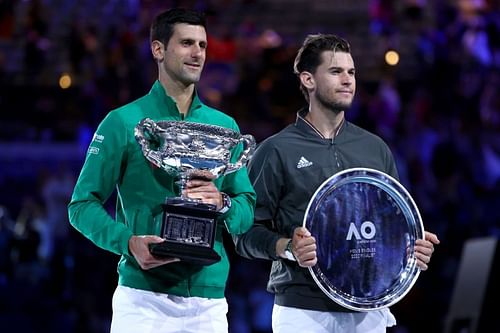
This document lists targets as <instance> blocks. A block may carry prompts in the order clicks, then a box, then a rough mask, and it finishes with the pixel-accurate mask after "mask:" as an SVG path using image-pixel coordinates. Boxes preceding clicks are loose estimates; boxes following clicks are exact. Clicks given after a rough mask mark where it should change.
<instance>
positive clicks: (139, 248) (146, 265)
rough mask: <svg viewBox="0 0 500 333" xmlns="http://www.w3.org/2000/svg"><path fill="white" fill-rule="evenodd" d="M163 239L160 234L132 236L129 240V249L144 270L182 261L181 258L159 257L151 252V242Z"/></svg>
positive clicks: (159, 241) (158, 241)
mask: <svg viewBox="0 0 500 333" xmlns="http://www.w3.org/2000/svg"><path fill="white" fill-rule="evenodd" d="M163 241H164V239H163V238H161V237H158V236H132V237H130V239H129V240H128V249H129V251H130V253H131V254H132V255H133V256H134V258H135V260H137V263H139V266H141V268H142V269H144V270H148V269H151V268H155V267H158V266H161V265H165V264H170V263H173V262H177V261H180V259H179V258H157V257H155V256H153V255H152V254H151V252H149V244H150V243H161V242H163Z"/></svg>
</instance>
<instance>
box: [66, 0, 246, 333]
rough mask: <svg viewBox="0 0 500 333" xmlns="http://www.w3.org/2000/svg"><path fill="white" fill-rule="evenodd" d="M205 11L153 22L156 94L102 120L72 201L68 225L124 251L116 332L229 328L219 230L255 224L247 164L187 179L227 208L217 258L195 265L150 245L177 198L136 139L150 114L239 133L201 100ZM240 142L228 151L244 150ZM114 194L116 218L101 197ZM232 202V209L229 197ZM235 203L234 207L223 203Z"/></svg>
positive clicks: (237, 230) (173, 13)
mask: <svg viewBox="0 0 500 333" xmlns="http://www.w3.org/2000/svg"><path fill="white" fill-rule="evenodd" d="M205 26H206V24H205V18H204V16H203V14H201V13H198V12H194V11H190V10H185V9H172V10H168V11H166V12H163V13H161V14H159V15H158V16H157V17H156V18H155V20H154V22H153V24H152V25H151V51H152V54H153V57H154V59H155V61H156V62H157V64H158V80H157V81H156V82H155V83H154V84H153V87H152V88H151V91H150V92H149V93H148V94H147V95H145V96H143V97H141V98H139V99H137V100H135V101H133V102H131V103H129V104H127V105H125V106H122V107H120V108H118V109H116V110H113V111H111V112H110V113H109V114H108V115H107V116H106V117H105V118H104V120H103V121H102V122H101V124H100V125H99V127H98V128H97V131H96V132H95V134H94V137H93V140H92V142H91V143H90V146H89V149H88V151H87V156H86V160H85V163H84V165H83V168H82V170H81V173H80V176H79V179H78V181H77V184H76V186H75V189H74V192H73V196H72V199H71V202H70V204H69V206H68V210H69V217H70V221H71V224H72V225H73V226H74V227H75V228H76V229H77V230H78V231H80V232H81V233H82V234H83V235H84V236H86V237H87V238H89V239H90V240H91V241H92V242H94V243H95V244H96V245H97V246H99V247H101V248H103V249H105V250H108V251H111V252H113V253H116V254H118V255H120V256H121V258H120V261H119V263H118V274H119V279H118V287H117V289H116V291H115V293H114V296H113V318H112V324H111V332H120V333H122V332H184V331H190V332H194V331H199V332H227V330H228V325H227V318H226V313H227V302H226V299H225V298H224V289H225V284H226V280H227V276H228V272H229V261H228V258H227V255H226V252H225V250H224V247H223V244H222V232H223V228H227V230H228V231H229V233H231V234H241V233H243V232H245V231H247V230H248V229H249V228H250V227H251V225H252V223H253V211H254V206H255V200H256V199H255V192H254V190H253V188H252V186H251V183H250V181H249V179H248V176H247V170H246V168H242V169H240V170H239V171H236V172H234V173H231V174H228V175H226V176H221V177H219V178H217V179H216V180H214V181H205V180H191V181H189V182H188V184H187V188H186V192H185V194H186V195H187V196H188V197H191V198H198V199H201V200H202V201H203V202H204V203H208V204H213V205H216V206H217V209H218V210H221V211H224V213H223V214H222V215H221V217H220V218H218V221H217V227H216V235H215V242H214V250H215V251H216V252H217V253H218V254H219V255H220V256H221V258H222V259H221V260H220V261H219V262H217V263H215V264H212V265H208V266H199V265H194V264H190V263H186V262H183V261H180V260H179V259H177V258H157V257H154V256H152V255H151V253H150V252H149V248H148V246H149V244H150V243H158V242H162V241H164V240H163V239H162V238H161V237H159V236H158V235H159V234H160V228H161V222H162V208H161V207H162V206H161V204H162V203H163V202H164V201H165V198H167V197H176V196H178V195H179V193H177V192H176V188H177V187H176V185H175V180H176V179H174V178H173V177H170V176H169V175H168V174H167V173H165V172H164V171H163V170H160V169H158V168H156V167H154V166H152V165H151V164H150V163H149V162H148V161H147V160H146V158H145V157H144V156H143V153H142V151H141V147H140V145H139V144H138V143H137V141H136V139H135V138H134V128H135V126H136V125H137V123H138V122H139V121H141V120H142V119H144V118H146V117H147V118H151V119H152V120H154V121H159V120H167V121H181V120H182V121H188V122H197V123H205V124H212V125H218V126H222V127H226V128H229V129H232V130H235V131H239V129H238V126H237V124H236V122H235V121H234V119H233V118H231V117H229V116H227V115H225V114H224V113H222V112H220V111H217V110H215V109H213V108H210V107H208V106H206V105H204V104H203V103H202V102H201V101H200V99H199V98H198V95H197V93H196V89H195V83H196V82H198V81H199V78H200V75H201V72H202V69H203V65H204V62H205V57H206V49H207V35H206V30H205ZM241 149H242V147H240V146H238V147H236V148H235V149H234V151H233V152H232V159H233V162H234V159H235V158H237V157H238V156H239V155H240V152H241ZM115 189H116V191H117V203H116V207H117V208H116V217H115V219H113V218H112V217H111V216H110V215H109V214H108V213H107V212H106V210H105V208H104V203H105V202H106V200H107V199H108V198H109V197H110V195H111V194H112V193H113V192H114V191H115ZM224 194H226V197H227V196H229V198H230V205H228V203H227V200H223V196H224ZM228 207H230V209H229V210H228V209H227V208H228Z"/></svg>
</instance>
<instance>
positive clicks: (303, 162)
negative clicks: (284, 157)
mask: <svg viewBox="0 0 500 333" xmlns="http://www.w3.org/2000/svg"><path fill="white" fill-rule="evenodd" d="M311 165H313V163H312V162H310V161H308V160H306V158H305V157H304V156H301V157H300V160H299V163H297V169H301V168H305V167H308V166H311Z"/></svg>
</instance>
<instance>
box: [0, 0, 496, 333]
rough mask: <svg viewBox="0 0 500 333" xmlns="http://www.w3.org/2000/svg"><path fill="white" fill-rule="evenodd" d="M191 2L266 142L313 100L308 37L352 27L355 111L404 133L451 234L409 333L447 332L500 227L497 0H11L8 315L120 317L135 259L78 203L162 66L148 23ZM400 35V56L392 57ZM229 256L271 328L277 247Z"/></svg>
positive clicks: (4, 301)
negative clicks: (91, 157)
mask: <svg viewBox="0 0 500 333" xmlns="http://www.w3.org/2000/svg"><path fill="white" fill-rule="evenodd" d="M174 6H187V7H192V8H196V9H199V10H204V11H205V12H206V13H207V15H208V18H209V21H208V24H209V25H208V32H209V49H208V60H207V61H208V62H207V64H206V68H205V71H204V74H203V76H202V80H201V82H200V84H199V85H198V90H199V94H200V95H201V97H202V99H203V100H204V101H205V102H206V104H208V105H211V106H214V107H217V108H220V109H222V110H223V111H225V112H227V113H229V114H230V115H232V116H234V117H235V118H236V120H237V122H238V124H239V125H240V128H241V131H242V132H243V133H250V134H252V135H254V136H255V137H256V139H257V141H261V140H262V139H264V138H266V137H268V136H269V135H271V134H273V133H275V132H276V131H278V130H280V129H281V128H283V127H284V126H285V125H286V124H288V123H290V122H292V121H294V119H295V116H296V111H297V110H298V109H299V108H300V107H302V106H303V105H304V101H303V98H302V95H301V94H300V92H299V89H298V81H297V79H296V78H295V77H294V75H293V71H292V64H293V59H294V57H295V52H296V50H297V49H298V47H299V46H300V43H301V41H302V40H303V39H304V37H305V36H306V35H307V34H309V33H316V32H330V33H337V34H339V35H341V36H343V37H345V38H347V39H348V40H349V41H352V44H353V55H354V60H355V64H356V66H357V67H358V69H357V76H358V87H357V96H356V97H355V103H354V105H353V107H352V109H350V110H349V111H348V112H347V114H346V116H347V118H348V119H349V120H350V121H352V122H354V123H356V124H358V125H360V126H362V127H364V128H366V129H368V130H371V131H373V132H375V133H377V134H379V135H380V136H381V137H382V138H383V139H384V140H385V141H386V142H387V143H388V144H389V145H390V146H391V148H392V150H393V152H394V153H395V157H396V161H397V166H398V170H399V173H400V176H401V180H402V183H403V184H404V185H405V186H406V187H407V189H408V190H409V192H410V193H411V194H412V196H413V198H414V199H415V202H416V203H417V205H418V206H419V208H420V212H421V214H422V216H423V220H424V224H425V227H426V229H428V230H429V231H432V232H435V233H437V234H438V236H439V238H440V239H441V245H440V246H439V247H438V250H437V251H436V253H435V255H434V257H433V260H432V263H431V266H430V269H429V271H427V272H425V273H424V274H422V275H421V276H420V277H419V280H418V281H417V283H416V285H415V286H414V288H413V289H412V291H411V292H410V293H409V294H408V295H407V296H406V297H405V298H404V299H403V300H402V301H401V302H399V303H398V304H396V305H395V306H394V307H393V311H394V312H395V314H396V317H397V318H398V322H399V326H398V327H397V329H395V330H394V332H401V333H403V332H424V331H425V332H442V331H443V327H444V326H443V325H444V322H445V320H446V315H447V310H448V304H449V302H450V298H451V295H452V293H453V285H454V282H455V278H456V273H457V269H458V265H459V264H460V255H461V251H462V246H463V244H464V242H465V241H466V240H467V239H470V238H476V237H484V236H496V237H499V236H500V211H499V210H498V209H497V207H499V206H500V1H498V0H489V1H488V0H448V1H447V0H436V1H425V0H404V1H396V0H362V1H361V0H356V1H354V0H352V1H346V2H342V3H341V2H339V3H337V1H335V2H333V1H327V0H316V1H305V0H290V1H284V0H274V1H263V0H237V1H229V0H218V1H217V0H212V1H210V0H206V1H202V0H198V1H195V0H193V1H154V0H142V1H141V0H122V1H119V0H105V1H101V0H99V1H98V0H79V1H65V0H18V1H16V0H3V1H0V110H1V112H0V187H1V189H2V191H0V192H1V193H0V295H1V296H0V328H1V329H4V328H16V330H17V331H18V332H95V333H98V332H99V333H100V332H106V331H107V330H108V328H109V321H110V314H111V296H112V292H113V290H114V287H115V285H116V277H117V275H116V263H117V260H118V258H117V257H116V256H114V255H112V254H110V253H106V252H105V251H102V250H100V249H98V248H96V247H95V246H94V245H93V244H91V243H90V242H89V241H87V240H86V239H83V237H82V236H81V235H80V234H77V233H76V231H74V230H73V229H72V228H71V227H70V225H69V223H68V220H67V212H66V204H67V202H68V200H69V196H70V195H71V192H72V187H73V185H74V182H75V180H76V178H77V176H78V174H77V173H78V170H79V168H80V166H81V163H82V161H83V158H84V152H85V149H86V146H87V144H88V143H89V141H90V138H91V137H92V135H93V132H94V130H95V128H96V126H97V124H98V123H99V122H100V120H101V119H102V118H103V117H104V116H105V115H106V113H107V112H109V111H110V110H112V109H113V108H115V107H118V106H120V105H123V104H125V103H127V102H129V101H131V100H133V99H135V98H137V97H139V96H141V95H143V94H144V93H146V92H147V91H148V89H149V87H150V86H151V84H152V82H153V80H155V77H154V75H155V67H154V66H155V64H154V62H153V60H152V57H151V55H150V51H149V39H148V38H149V35H148V34H149V31H148V30H149V24H150V22H151V19H152V17H153V16H154V15H155V14H156V13H158V12H159V11H160V10H162V9H165V8H168V7H174ZM320 13H321V15H320ZM390 49H391V50H396V51H398V52H399V54H400V63H399V64H397V65H396V66H389V65H388V64H386V63H385V62H384V53H385V51H387V50H390ZM63 75H67V78H70V80H71V85H70V86H69V87H67V88H65V89H63V88H61V84H60V79H61V77H62V76H63ZM12 147H14V148H12ZM112 206H113V200H112V199H111V200H110V207H109V210H110V213H112V212H113V209H114V208H113V207H112ZM227 245H228V247H229V248H230V247H231V241H230V240H229V239H227ZM230 255H231V261H232V268H231V274H230V281H229V285H228V289H227V297H228V301H229V304H230V307H229V308H230V313H229V319H230V327H231V330H232V332H237V333H240V332H241V333H257V332H270V316H271V309H272V302H273V299H272V296H271V295H270V294H269V293H267V292H266V291H265V285H266V281H267V274H268V267H269V264H270V263H267V262H263V261H262V262H261V261H248V260H244V259H242V258H239V257H238V256H237V255H236V254H235V253H234V252H232V251H230ZM249 272H252V274H249ZM422 318H425V320H422Z"/></svg>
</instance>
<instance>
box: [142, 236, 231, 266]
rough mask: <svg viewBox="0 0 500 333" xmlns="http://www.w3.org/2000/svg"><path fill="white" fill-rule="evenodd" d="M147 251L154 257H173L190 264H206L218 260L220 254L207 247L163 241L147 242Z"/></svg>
mask: <svg viewBox="0 0 500 333" xmlns="http://www.w3.org/2000/svg"><path fill="white" fill-rule="evenodd" d="M149 252H151V254H153V255H154V256H156V257H173V258H179V259H180V260H181V261H187V262H189V263H191V264H195V265H202V266H207V265H211V264H214V263H216V262H219V261H220V259H221V258H220V256H219V255H218V254H217V252H215V250H214V249H212V248H209V247H202V246H194V245H184V244H178V243H177V244H176V243H174V242H169V241H164V242H162V243H151V244H149Z"/></svg>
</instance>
